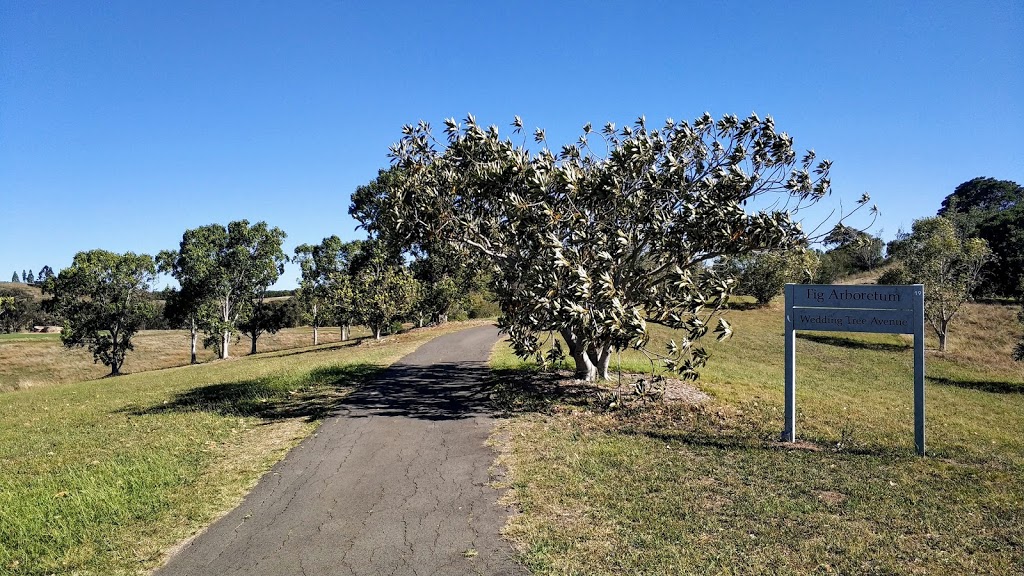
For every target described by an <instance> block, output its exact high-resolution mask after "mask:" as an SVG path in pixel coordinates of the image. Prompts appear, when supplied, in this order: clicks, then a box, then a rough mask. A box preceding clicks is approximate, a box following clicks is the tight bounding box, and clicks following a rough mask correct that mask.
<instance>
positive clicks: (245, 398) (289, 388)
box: [122, 364, 382, 421]
mask: <svg viewBox="0 0 1024 576" xmlns="http://www.w3.org/2000/svg"><path fill="white" fill-rule="evenodd" d="M381 371H382V368H381V367H380V366H377V365H374V364H349V365H338V366H327V367H323V368H317V369H315V370H313V371H311V372H310V373H308V374H307V375H305V376H303V377H300V378H299V379H296V378H294V377H292V378H289V379H275V378H264V379H254V380H241V381H238V382H226V383H220V384H210V385H208V386H201V387H199V388H193V389H191V390H187V391H185V392H182V393H180V394H178V395H177V396H175V397H174V399H173V400H171V401H169V402H166V403H163V404H157V405H155V406H150V407H146V408H142V407H137V406H136V407H127V408H125V409H123V410H122V412H127V413H129V414H131V415H133V416H142V415H147V414H163V413H167V412H212V413H215V414H220V415H222V416H254V417H257V418H262V419H264V420H285V419H290V418H304V419H306V420H307V421H312V420H319V419H321V418H325V417H327V416H330V415H331V414H334V413H337V412H338V411H339V410H340V409H341V406H342V405H343V404H344V402H345V399H346V397H347V396H348V395H349V393H350V392H351V390H352V389H353V388H355V387H357V386H359V385H360V384H362V383H364V382H366V381H368V380H370V379H372V378H373V377H374V376H376V375H377V374H379V373H380V372H381Z"/></svg>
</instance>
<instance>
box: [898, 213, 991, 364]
mask: <svg viewBox="0 0 1024 576" xmlns="http://www.w3.org/2000/svg"><path fill="white" fill-rule="evenodd" d="M897 240H898V242H896V243H893V244H891V246H892V248H893V250H894V252H893V254H892V257H893V258H894V259H896V260H897V261H898V262H899V265H901V266H902V267H903V268H902V269H903V273H902V274H903V277H902V279H905V280H906V281H907V283H913V284H924V290H925V292H924V294H925V296H924V298H925V300H924V308H925V318H926V319H927V320H928V323H929V324H930V325H931V327H932V329H934V330H935V333H936V334H937V335H938V337H939V350H940V351H943V352H945V351H946V342H947V339H948V337H949V325H950V323H951V322H952V321H953V319H954V318H955V317H956V315H957V313H958V312H959V311H960V308H961V307H962V306H963V304H964V302H966V301H968V300H970V298H971V293H972V292H973V291H974V289H975V288H976V287H977V285H978V283H979V282H980V280H981V268H982V266H983V265H984V264H985V262H986V261H987V260H988V259H989V257H990V255H991V252H990V250H989V248H988V244H987V243H986V242H985V241H984V240H982V239H981V238H963V237H961V236H960V234H959V233H958V232H957V229H956V227H955V226H954V225H953V223H952V222H951V221H950V220H949V219H948V218H945V217H942V216H936V217H934V218H922V219H920V220H915V221H914V224H913V227H912V229H911V231H910V233H909V234H907V233H904V234H903V235H902V236H900V237H898V238H897Z"/></svg>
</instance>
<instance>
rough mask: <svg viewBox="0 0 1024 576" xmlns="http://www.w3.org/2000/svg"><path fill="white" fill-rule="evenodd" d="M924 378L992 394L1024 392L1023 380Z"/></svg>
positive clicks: (943, 384)
mask: <svg viewBox="0 0 1024 576" xmlns="http://www.w3.org/2000/svg"><path fill="white" fill-rule="evenodd" d="M926 380H927V381H928V383H930V384H939V385H942V386H953V387H955V388H965V389H968V390H980V391H982V392H992V393H993V394H1024V382H999V381H994V380H965V379H953V378H934V377H932V376H928V377H927V378H926Z"/></svg>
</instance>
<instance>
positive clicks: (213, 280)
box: [158, 220, 288, 358]
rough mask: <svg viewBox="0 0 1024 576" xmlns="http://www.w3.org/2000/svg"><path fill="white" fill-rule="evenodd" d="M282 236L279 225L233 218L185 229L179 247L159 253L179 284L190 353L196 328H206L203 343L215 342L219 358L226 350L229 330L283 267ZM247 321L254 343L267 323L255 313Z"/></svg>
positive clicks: (249, 311) (254, 307)
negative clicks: (188, 328) (189, 331)
mask: <svg viewBox="0 0 1024 576" xmlns="http://www.w3.org/2000/svg"><path fill="white" fill-rule="evenodd" d="M285 237H286V234H285V233H284V232H283V231H282V230H281V229H280V228H276V227H274V228H270V227H269V226H267V223H266V222H257V223H256V224H252V225H250V224H249V221H248V220H238V221H235V222H231V223H229V224H228V225H227V226H222V225H220V224H210V225H207V226H200V227H199V228H195V229H192V230H186V231H185V233H184V234H183V235H182V239H181V243H180V245H179V249H178V250H176V251H175V250H167V251H164V252H161V253H160V255H159V256H158V260H159V261H160V266H161V271H164V272H167V273H170V274H171V275H172V276H174V278H175V279H176V280H177V281H178V283H179V284H180V285H181V293H182V294H181V297H182V299H183V300H182V302H180V303H179V304H180V305H181V306H183V307H184V308H185V310H187V312H185V315H186V316H188V317H189V318H190V325H191V326H192V333H193V339H192V341H193V344H192V347H193V358H194V350H195V333H196V331H197V330H199V329H201V330H203V331H204V332H206V334H207V338H206V339H205V340H204V344H206V345H213V346H215V347H216V348H217V351H218V354H219V355H220V357H221V358H227V357H228V356H229V346H230V342H231V335H232V334H233V333H236V332H238V331H239V330H240V329H241V323H242V322H245V321H246V320H247V319H249V317H250V315H252V314H253V313H254V312H256V311H257V310H258V309H259V306H260V305H261V304H262V303H263V301H264V299H265V298H266V293H267V289H268V288H269V287H270V286H271V285H272V284H274V282H276V281H277V279H278V277H279V276H280V275H281V274H282V273H284V263H285V262H287V261H288V257H287V256H286V255H285V254H284V252H283V251H282V249H281V245H282V243H283V242H284V239H285ZM264 312H265V311H261V312H258V314H261V315H262V314H264ZM246 327H247V328H251V329H252V330H251V331H250V337H251V338H252V340H253V348H255V342H256V339H257V338H258V337H259V334H262V333H263V332H265V331H267V329H266V327H265V326H264V325H263V324H261V323H260V321H259V320H258V319H257V320H254V321H253V322H249V323H248V324H247V325H246Z"/></svg>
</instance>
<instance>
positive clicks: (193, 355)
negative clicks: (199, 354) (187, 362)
mask: <svg viewBox="0 0 1024 576" xmlns="http://www.w3.org/2000/svg"><path fill="white" fill-rule="evenodd" d="M190 335H191V337H192V346H191V352H192V360H191V364H198V361H197V360H196V338H197V337H198V335H199V333H198V330H196V321H195V319H192V333H191V334H190Z"/></svg>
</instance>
